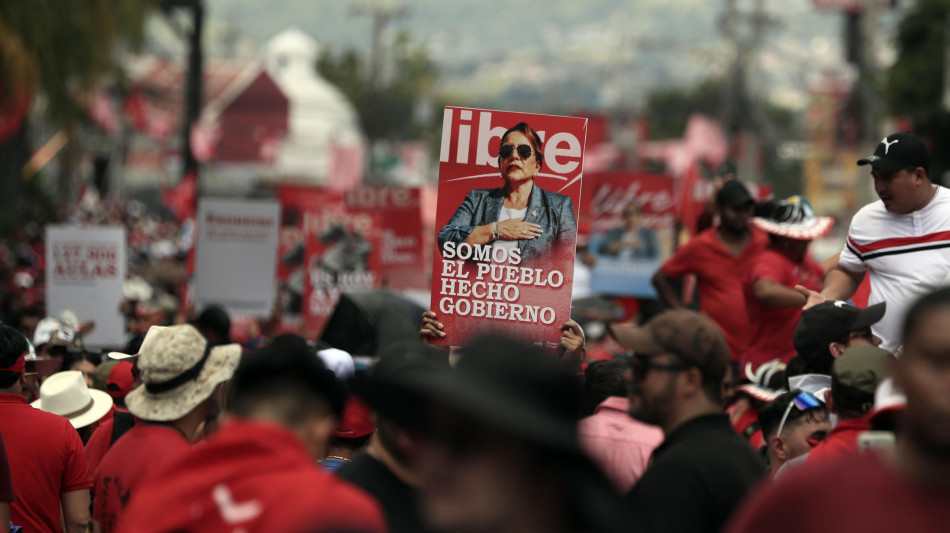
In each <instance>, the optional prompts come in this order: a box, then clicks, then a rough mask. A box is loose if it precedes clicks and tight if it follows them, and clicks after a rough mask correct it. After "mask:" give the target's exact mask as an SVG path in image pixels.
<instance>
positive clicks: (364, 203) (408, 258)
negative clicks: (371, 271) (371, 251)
mask: <svg viewBox="0 0 950 533" xmlns="http://www.w3.org/2000/svg"><path fill="white" fill-rule="evenodd" d="M346 209H347V212H349V213H375V214H378V215H379V219H380V235H379V246H380V249H379V264H380V269H381V272H382V279H381V280H380V285H382V286H384V287H388V288H391V289H397V290H399V289H423V288H426V287H428V285H429V277H428V275H427V272H426V262H425V257H426V256H425V253H424V250H423V248H422V191H421V189H419V188H408V187H362V188H359V189H353V190H351V191H348V192H347V193H346Z"/></svg>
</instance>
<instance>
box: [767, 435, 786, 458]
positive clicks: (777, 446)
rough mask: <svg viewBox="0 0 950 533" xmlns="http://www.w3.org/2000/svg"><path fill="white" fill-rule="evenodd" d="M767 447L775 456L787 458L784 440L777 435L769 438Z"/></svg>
mask: <svg viewBox="0 0 950 533" xmlns="http://www.w3.org/2000/svg"><path fill="white" fill-rule="evenodd" d="M769 448H770V449H771V450H772V453H773V454H775V458H776V459H779V460H782V461H786V460H787V459H788V450H786V449H785V440H784V439H782V437H779V436H778V435H775V436H774V437H772V438H771V439H769Z"/></svg>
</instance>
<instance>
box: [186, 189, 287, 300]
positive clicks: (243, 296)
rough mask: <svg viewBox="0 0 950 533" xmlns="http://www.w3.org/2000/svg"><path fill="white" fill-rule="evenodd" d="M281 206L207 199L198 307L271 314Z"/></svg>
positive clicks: (201, 208) (201, 222) (202, 210)
mask: <svg viewBox="0 0 950 533" xmlns="http://www.w3.org/2000/svg"><path fill="white" fill-rule="evenodd" d="M279 224H280V205H279V204H278V203H277V202H274V201H272V200H223V199H201V201H200V202H199V205H198V240H197V243H196V251H195V253H196V258H195V262H196V265H195V306H196V307H197V308H199V309H200V308H202V307H204V306H206V305H209V304H219V305H222V306H224V308H225V309H227V311H228V312H229V313H231V314H234V315H246V316H264V317H266V316H270V314H271V312H272V310H273V307H274V300H275V297H276V291H275V283H274V279H275V272H276V259H277V236H278V235H277V229H278V226H279Z"/></svg>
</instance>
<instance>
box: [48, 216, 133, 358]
mask: <svg viewBox="0 0 950 533" xmlns="http://www.w3.org/2000/svg"><path fill="white" fill-rule="evenodd" d="M46 258H47V260H46V290H47V293H46V313H47V314H49V315H54V314H57V313H60V312H62V311H66V310H71V311H73V312H75V313H76V315H77V317H78V318H79V321H80V322H86V321H89V320H94V321H95V323H96V327H95V329H93V330H92V332H90V333H89V334H88V335H86V337H85V338H84V339H83V340H84V342H85V344H87V345H89V346H98V347H117V346H123V345H124V344H125V319H124V318H123V316H122V313H121V312H120V311H119V307H120V305H121V303H122V285H123V283H124V282H125V270H126V260H125V228H120V227H91V228H74V227H65V226H48V227H47V228H46Z"/></svg>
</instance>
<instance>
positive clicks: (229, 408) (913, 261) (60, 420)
mask: <svg viewBox="0 0 950 533" xmlns="http://www.w3.org/2000/svg"><path fill="white" fill-rule="evenodd" d="M529 140H530V139H529ZM927 155H928V154H927V150H926V148H925V146H924V145H923V143H921V141H920V140H919V139H917V138H916V137H914V136H913V135H912V134H907V133H898V134H893V135H889V136H888V137H887V138H885V139H884V140H883V141H882V142H881V143H880V145H879V146H878V147H877V150H876V151H875V153H874V155H872V156H870V157H868V158H866V159H862V160H861V161H859V164H861V165H869V166H870V167H871V176H872V179H873V182H874V186H875V190H876V192H877V194H878V196H879V197H880V200H879V201H877V202H874V203H872V204H869V205H868V206H865V207H864V208H863V209H861V210H860V211H859V212H858V213H857V214H856V215H855V217H854V218H853V220H852V221H851V225H850V229H849V232H848V240H847V244H846V246H845V248H844V250H842V252H841V253H840V254H839V255H838V256H837V257H834V258H832V259H831V260H829V261H827V262H825V263H824V264H819V263H817V262H815V261H814V260H812V259H811V256H810V254H809V253H808V245H809V242H810V241H811V240H812V239H814V238H817V237H819V236H821V235H823V234H825V233H827V231H828V230H829V229H830V228H831V224H832V221H831V220H830V219H828V218H826V217H820V216H816V215H815V214H814V212H813V211H812V209H811V206H810V205H809V204H808V202H807V201H806V200H805V199H803V198H800V197H794V198H791V199H788V200H783V201H768V202H764V203H760V204H757V203H756V202H755V201H754V200H753V198H752V196H751V195H750V194H749V192H748V190H747V189H746V188H745V187H744V186H743V185H742V183H741V182H739V181H738V180H730V181H726V182H724V183H723V184H722V186H721V187H720V188H719V189H718V191H717V193H716V195H715V203H716V206H717V208H718V220H719V222H718V224H716V225H714V226H712V227H710V228H709V229H707V230H705V231H703V232H700V233H698V234H697V235H695V236H694V237H693V238H692V240H691V241H690V242H688V243H687V244H685V245H684V246H682V247H680V248H679V249H678V250H677V251H676V252H675V253H674V254H673V256H672V257H670V258H669V259H668V260H667V261H665V263H664V264H663V265H662V267H661V268H660V269H659V270H658V271H657V273H656V274H655V276H654V277H653V283H654V285H655V287H656V289H657V292H658V294H659V296H660V299H661V301H662V302H663V303H664V304H665V305H666V306H667V307H668V308H669V309H668V310H666V311H663V312H661V313H659V314H657V315H656V316H654V317H652V318H650V319H649V320H646V321H645V322H644V323H637V321H630V322H618V323H612V324H610V325H609V327H608V330H609V335H610V338H611V339H612V341H611V342H614V343H616V344H617V345H618V346H621V347H622V348H623V350H625V353H624V355H622V356H620V357H614V358H607V360H594V359H595V358H592V357H590V354H589V353H588V346H587V344H586V341H585V334H584V330H583V328H582V327H581V326H580V325H579V324H578V323H577V322H574V321H573V320H571V321H568V322H566V323H565V324H563V326H562V334H561V337H560V340H559V342H558V346H557V350H556V351H555V352H553V353H552V352H549V351H545V350H542V349H540V348H536V347H534V346H531V345H529V344H525V343H523V342H521V341H519V340H516V339H512V338H508V337H502V336H493V335H486V336H482V337H478V338H476V339H474V340H473V341H472V342H471V343H469V344H468V345H466V346H463V347H459V349H458V350H447V349H444V348H443V347H435V346H433V345H430V344H429V343H428V341H429V340H431V339H435V338H441V337H442V336H443V335H444V333H445V330H444V325H443V324H442V323H441V322H440V321H439V317H438V315H437V314H436V313H434V312H432V311H427V312H426V313H424V314H423V316H422V317H420V323H421V326H420V330H419V332H418V334H419V340H418V341H405V342H398V343H390V344H388V345H384V346H381V347H380V350H379V353H376V354H349V353H347V352H345V351H343V350H340V349H337V348H336V347H333V346H329V345H327V344H326V343H325V342H322V341H317V340H316V339H309V340H308V339H304V338H303V337H301V336H299V335H296V334H291V333H284V334H280V335H269V336H262V337H261V338H258V339H256V340H255V342H253V343H247V344H245V345H243V346H242V345H240V344H237V343H234V342H232V340H231V336H230V335H231V321H230V317H229V316H228V314H227V312H226V311H225V310H224V309H223V308H221V307H217V306H210V307H208V308H206V309H203V310H202V312H201V313H199V314H195V315H194V316H177V317H176V316H175V315H176V314H177V306H176V305H174V302H172V303H167V304H165V305H164V306H163V305H156V309H158V310H159V311H161V312H158V311H155V312H153V313H151V314H150V313H149V312H148V309H149V308H150V307H149V306H152V305H155V304H156V302H158V301H160V300H161V299H162V298H161V297H158V298H157V297H156V296H155V294H148V295H146V294H145V292H146V287H147V288H148V289H150V290H156V289H155V287H156V283H155V281H154V280H155V279H157V278H155V276H156V274H155V272H154V271H150V272H147V270H148V269H149V268H151V266H150V265H152V264H153V263H154V262H155V261H161V259H162V258H163V257H164V258H172V257H176V256H178V255H180V251H181V250H182V249H184V248H182V246H183V245H181V244H180V243H178V244H176V243H175V242H177V241H175V242H173V241H172V240H169V239H159V240H160V241H166V242H167V243H168V244H167V245H162V246H158V247H157V248H156V246H154V244H149V245H144V244H143V245H142V246H141V248H140V249H137V250H136V254H135V255H136V256H137V257H139V258H140V259H142V260H141V262H140V264H139V265H138V267H137V269H134V270H133V273H134V274H135V275H136V276H138V277H139V278H140V279H143V281H142V282H141V283H139V282H135V283H132V284H131V285H127V287H128V294H127V297H128V300H129V305H130V306H131V307H130V313H129V318H130V320H129V328H130V329H129V339H130V340H129V343H128V345H127V346H125V347H122V348H121V349H117V350H115V351H107V352H105V353H103V352H100V351H97V350H94V349H92V348H89V347H88V346H86V345H85V344H84V342H83V337H84V336H85V335H86V334H87V333H88V331H90V329H91V328H92V327H94V325H93V324H91V323H81V322H80V321H79V319H78V318H77V313H76V312H74V311H76V310H53V311H55V314H51V315H49V316H45V314H44V313H40V312H37V311H36V302H35V301H31V300H30V299H31V298H33V299H37V298H39V299H41V298H42V295H41V294H39V295H38V294H34V293H35V292H36V291H40V292H41V289H42V276H41V274H40V272H41V271H42V268H41V267H42V265H41V262H42V261H41V259H39V258H41V257H42V254H40V253H39V252H38V250H37V248H36V245H37V243H36V239H35V235H34V236H33V237H31V234H30V233H29V232H27V233H23V234H21V235H19V236H18V237H17V239H19V240H17V241H16V242H17V243H18V244H17V245H16V246H12V247H9V248H7V249H6V253H7V259H9V258H14V260H13V261H9V260H7V261H5V264H7V265H13V266H14V267H13V268H7V269H6V271H5V272H4V273H5V274H7V275H9V276H10V277H9V279H8V280H7V288H8V293H7V296H6V298H5V299H4V313H5V318H4V322H5V323H8V324H11V325H12V327H11V325H0V532H6V531H20V532H24V533H34V532H44V533H45V532H61V531H67V532H70V533H73V532H79V531H88V530H90V529H92V530H94V531H97V532H104V533H109V532H182V531H194V532H238V531H242V532H248V533H251V532H256V531H260V532H263V531H280V532H290V533H295V532H298V533H319V532H325V533H331V532H337V533H344V532H346V533H373V532H383V531H391V532H428V531H432V532H441V531H444V532H473V533H474V532H489V531H490V532H519V533H531V532H534V531H537V532H541V531H544V532H618V533H619V532H664V533H667V532H729V533H746V532H759V531H777V532H784V531H790V532H791V531H796V532H797V531H814V532H821V531H862V532H870V533H873V532H885V531H888V532H890V531H893V530H900V531H915V532H924V533H928V532H940V531H945V530H946V528H947V526H946V525H945V524H947V523H950V505H946V504H948V503H950V482H948V480H950V355H948V354H950V288H948V287H947V286H946V285H947V284H948V283H947V280H948V279H950V207H948V206H947V205H946V203H947V202H950V193H948V192H947V190H946V189H945V188H943V187H940V186H938V185H935V184H934V183H933V182H932V181H931V179H930V177H929V175H928V168H929V165H928V157H927ZM119 218H122V216H120V217H119ZM125 218H126V219H127V220H125V222H127V223H131V224H133V225H134V226H135V227H141V228H151V229H148V230H147V231H149V232H151V233H152V234H153V235H158V236H165V237H170V236H172V235H173V234H174V231H175V229H174V228H171V227H168V228H165V229H160V228H161V227H162V226H161V225H160V224H151V223H149V221H148V219H147V218H142V217H135V216H131V218H130V216H126V217H125ZM143 231H145V230H143ZM34 233H35V231H34ZM690 274H691V275H695V276H696V278H697V281H698V291H699V295H700V307H699V310H698V311H697V310H691V309H688V308H686V306H685V305H684V304H683V302H682V299H681V298H680V295H679V294H678V293H677V291H676V290H675V288H674V287H675V283H674V281H675V280H677V279H680V278H682V277H684V276H686V275H690ZM865 276H867V277H868V278H869V282H870V289H871V290H870V298H869V301H868V305H866V306H859V305H853V302H849V301H848V299H849V298H851V297H852V295H853V294H854V292H855V291H856V290H857V288H858V286H859V285H860V284H861V283H862V281H863V279H864V278H865ZM144 277H149V279H150V281H149V282H145V281H144ZM170 279H172V278H170ZM142 283H144V285H142ZM158 285H161V284H160V283H159V284H158ZM166 289H167V290H166ZM31 291H33V292H31ZM136 291H138V292H136ZM157 292H160V293H162V294H166V295H168V297H170V298H173V297H174V296H173V293H174V283H173V282H169V283H168V284H167V285H164V286H162V287H160V288H158V289H157ZM143 305H144V306H145V307H146V309H145V310H143V309H141V308H140V307H141V306H143ZM7 316H9V317H15V320H13V319H10V320H7V318H6V317H7ZM132 319H135V320H132ZM334 327H344V328H345V327H346V326H345V325H339V324H337V325H335V326H334ZM354 355H359V356H369V355H371V356H374V357H373V358H372V359H373V361H374V362H373V364H372V365H370V366H368V367H367V366H365V365H363V364H362V358H359V359H355V358H354V357H353V356H354ZM357 361H360V362H359V363H358V362H357Z"/></svg>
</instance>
